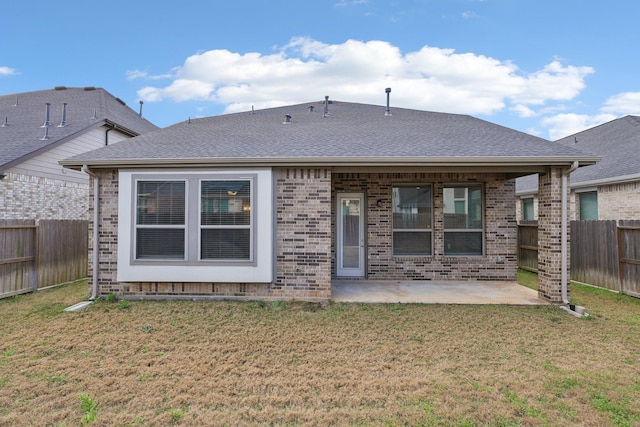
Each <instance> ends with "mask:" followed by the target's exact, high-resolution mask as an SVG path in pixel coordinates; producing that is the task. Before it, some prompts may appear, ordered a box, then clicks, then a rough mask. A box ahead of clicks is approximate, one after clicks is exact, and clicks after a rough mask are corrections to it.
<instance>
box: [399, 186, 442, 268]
mask: <svg viewBox="0 0 640 427" xmlns="http://www.w3.org/2000/svg"><path fill="white" fill-rule="evenodd" d="M392 199H393V200H392V203H393V254H394V255H419V256H424V255H431V253H432V249H431V246H432V245H431V242H432V239H431V233H432V215H431V212H432V209H431V186H428V185H426V186H424V185H419V186H417V185H412V186H402V187H400V186H398V187H394V188H393V197H392Z"/></svg>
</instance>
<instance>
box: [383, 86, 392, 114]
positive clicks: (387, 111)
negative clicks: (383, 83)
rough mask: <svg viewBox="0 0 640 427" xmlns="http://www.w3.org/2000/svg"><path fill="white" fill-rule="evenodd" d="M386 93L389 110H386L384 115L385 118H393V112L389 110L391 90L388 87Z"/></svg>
mask: <svg viewBox="0 0 640 427" xmlns="http://www.w3.org/2000/svg"><path fill="white" fill-rule="evenodd" d="M384 91H385V93H386V94H387V109H386V110H384V115H385V116H391V110H390V109H389V94H390V93H391V88H390V87H388V88H386V89H385V90H384Z"/></svg>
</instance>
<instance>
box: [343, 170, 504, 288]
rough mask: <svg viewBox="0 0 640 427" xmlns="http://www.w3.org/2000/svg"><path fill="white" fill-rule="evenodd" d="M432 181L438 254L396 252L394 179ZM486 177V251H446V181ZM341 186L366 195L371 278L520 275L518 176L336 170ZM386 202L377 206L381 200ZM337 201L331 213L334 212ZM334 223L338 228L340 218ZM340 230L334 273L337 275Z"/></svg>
mask: <svg viewBox="0 0 640 427" xmlns="http://www.w3.org/2000/svg"><path fill="white" fill-rule="evenodd" d="M402 183H412V184H430V185H431V186H432V195H433V256H428V257H404V256H403V257H396V256H394V255H393V253H392V251H393V249H392V227H393V224H392V217H391V203H392V200H391V199H392V189H393V186H394V184H402ZM449 183H469V184H477V183H481V184H483V186H484V196H483V205H484V215H485V216H484V226H485V233H484V245H485V246H484V248H485V249H484V255H483V256H445V255H444V230H443V227H444V210H443V186H444V184H449ZM338 192H364V193H365V194H366V197H367V224H368V227H367V250H368V254H367V255H368V259H367V278H368V279H371V280H465V281H467V280H515V279H516V271H517V222H516V217H515V209H514V207H513V200H514V198H515V182H514V181H513V180H508V179H506V178H505V177H504V176H502V175H499V174H477V175H474V174H428V173H334V174H333V197H332V199H333V200H335V197H336V193H338ZM378 200H381V201H382V206H381V207H378V206H377V201H378ZM334 205H335V203H334V204H333V205H332V215H331V218H332V219H334V218H335V206H334ZM332 229H333V230H335V220H333V224H332ZM335 246H336V245H335V236H334V237H333V240H332V248H333V252H332V260H334V265H333V266H332V274H333V276H334V277H335V275H336V268H335Z"/></svg>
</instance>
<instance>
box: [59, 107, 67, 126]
mask: <svg viewBox="0 0 640 427" xmlns="http://www.w3.org/2000/svg"><path fill="white" fill-rule="evenodd" d="M66 125H67V103H66V102H63V103H62V121H61V122H60V124H59V125H58V127H59V128H63V127H65V126H66Z"/></svg>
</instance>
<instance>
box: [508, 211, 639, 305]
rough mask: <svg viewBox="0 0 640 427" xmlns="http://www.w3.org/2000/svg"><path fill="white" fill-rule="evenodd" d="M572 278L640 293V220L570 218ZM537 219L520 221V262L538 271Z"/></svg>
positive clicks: (613, 288) (627, 291)
mask: <svg viewBox="0 0 640 427" xmlns="http://www.w3.org/2000/svg"><path fill="white" fill-rule="evenodd" d="M570 233H571V234H570V235H571V244H570V250H571V280H574V281H576V282H582V283H587V284H590V285H593V286H598V287H601V288H606V289H611V290H613V291H618V292H623V293H625V294H629V295H633V296H636V297H640V221H571V228H570ZM537 239H538V228H537V222H536V221H528V222H523V223H522V224H519V225H518V264H519V266H520V267H521V268H523V269H526V270H531V271H537V267H538V241H537Z"/></svg>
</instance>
